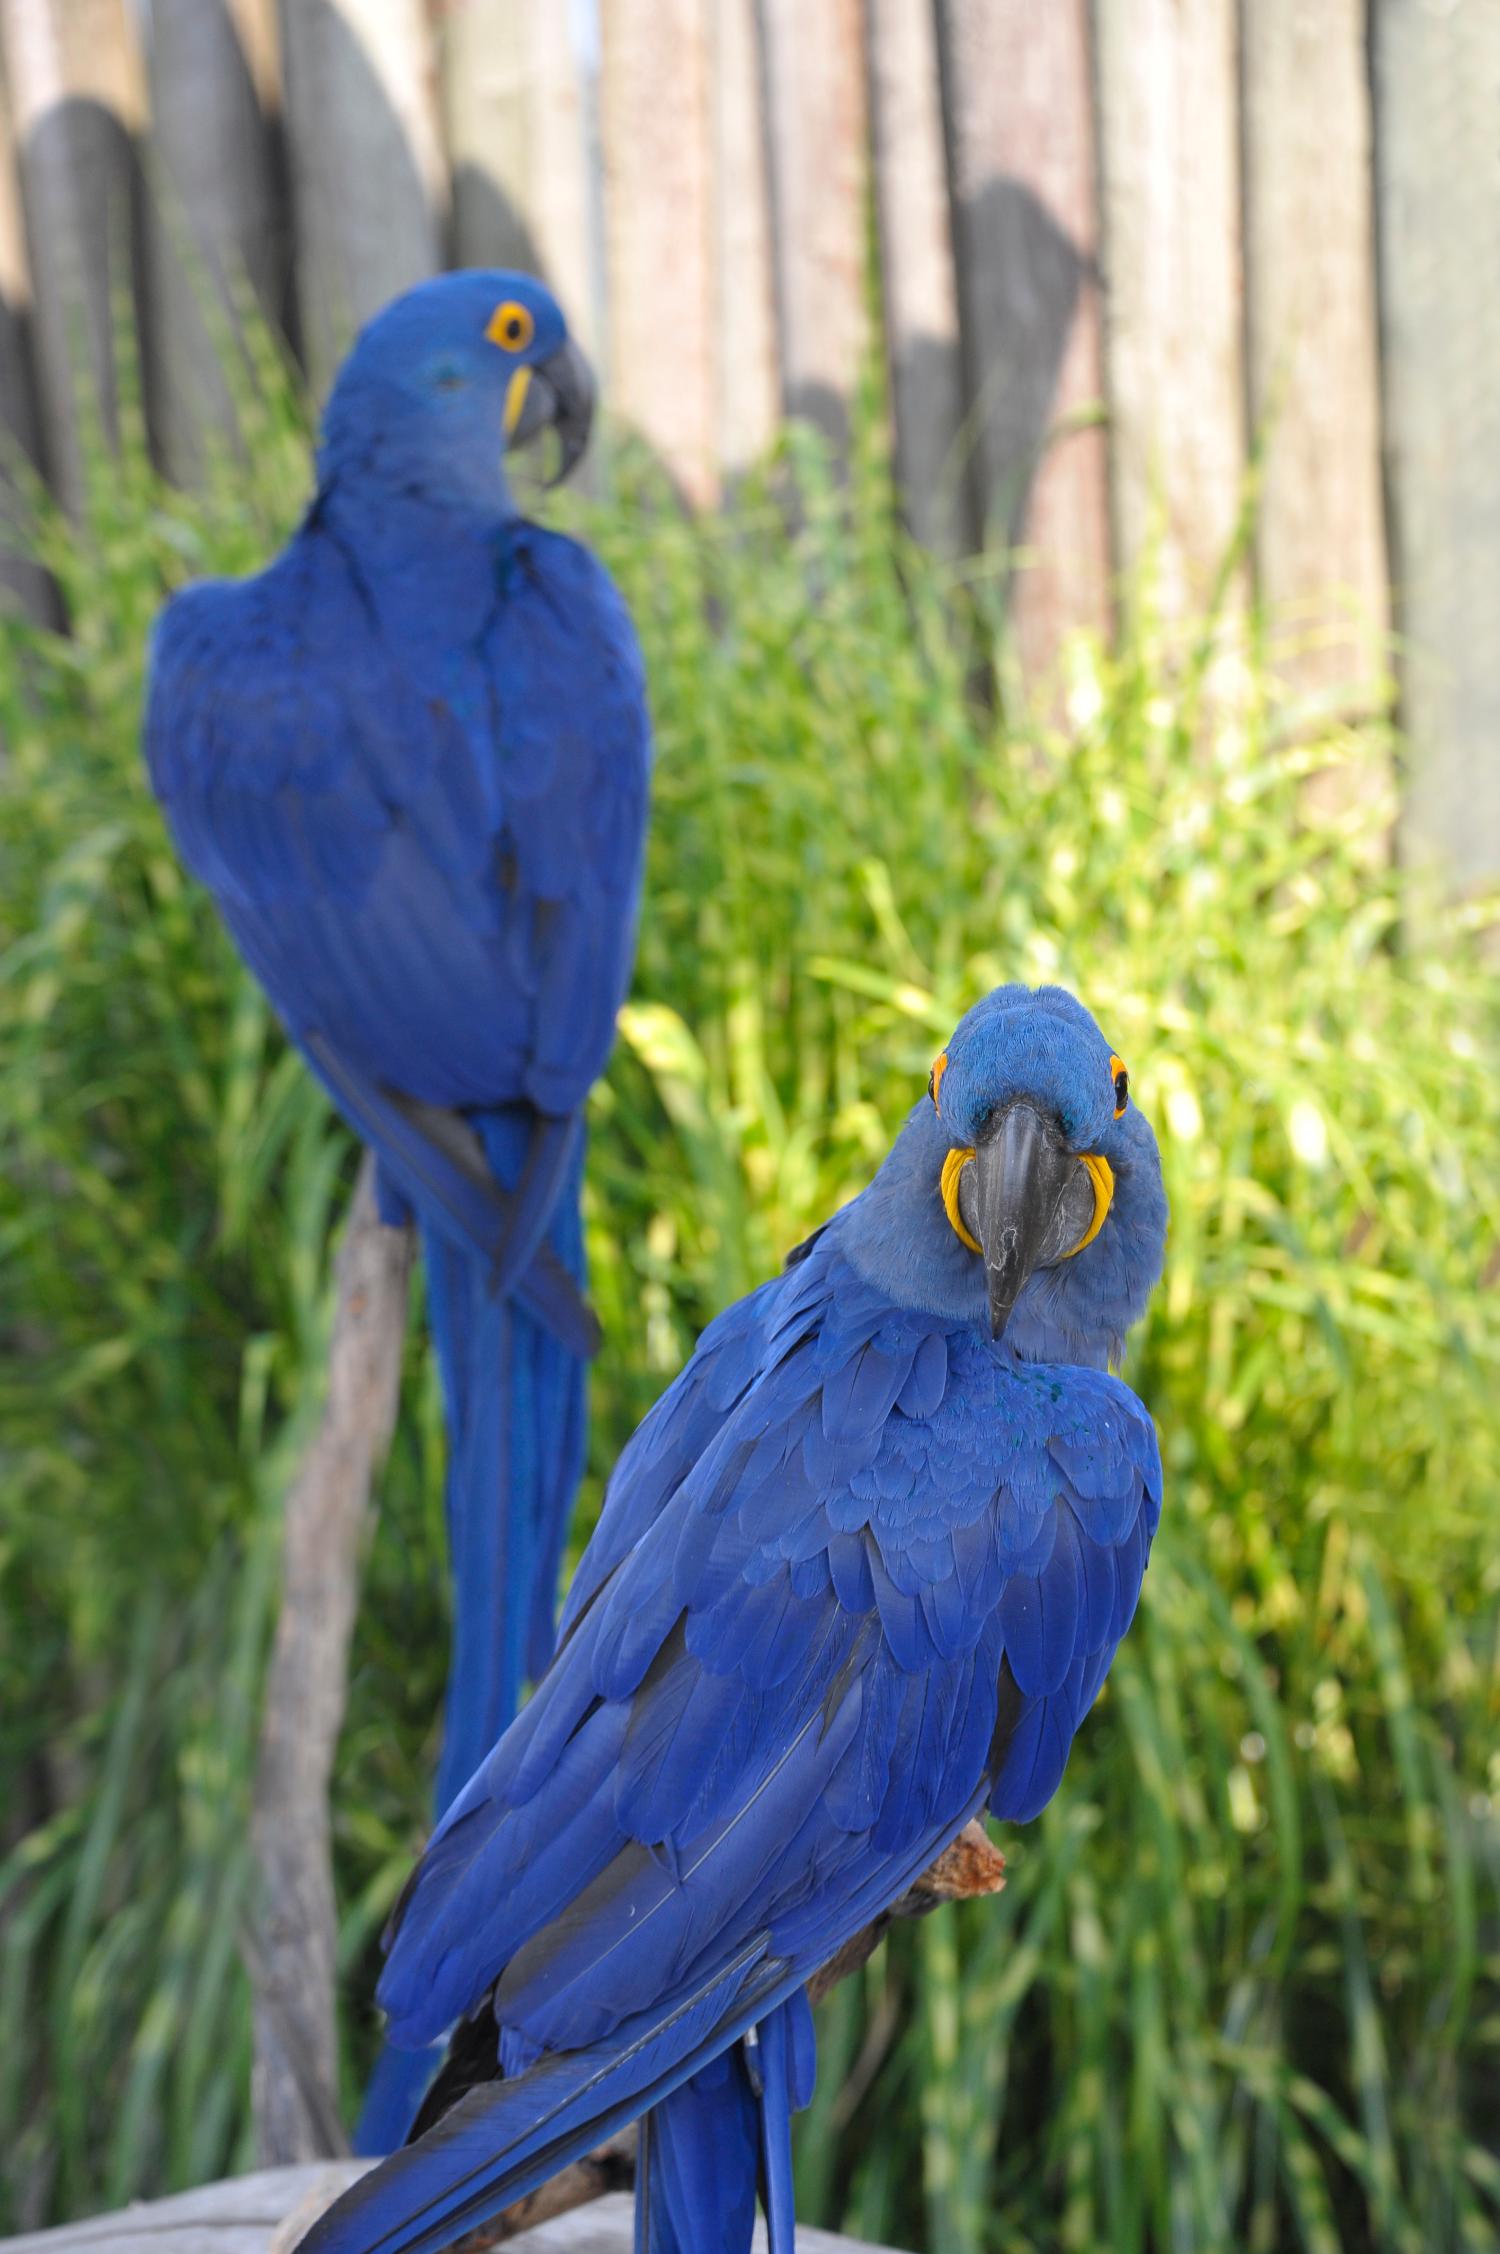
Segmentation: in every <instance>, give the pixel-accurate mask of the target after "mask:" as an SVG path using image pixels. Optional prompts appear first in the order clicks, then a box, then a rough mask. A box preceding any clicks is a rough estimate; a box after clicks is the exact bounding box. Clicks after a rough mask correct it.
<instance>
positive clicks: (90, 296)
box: [0, 0, 145, 509]
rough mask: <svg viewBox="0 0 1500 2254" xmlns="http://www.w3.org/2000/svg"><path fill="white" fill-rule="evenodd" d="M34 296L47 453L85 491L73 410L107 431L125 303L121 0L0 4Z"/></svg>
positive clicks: (70, 485) (135, 89)
mask: <svg viewBox="0 0 1500 2254" xmlns="http://www.w3.org/2000/svg"><path fill="white" fill-rule="evenodd" d="M0 43H3V51H4V65H5V76H6V82H7V85H8V88H9V92H10V102H11V114H12V122H13V126H14V130H15V137H16V151H17V162H18V166H19V172H20V180H21V188H22V194H23V198H24V204H25V213H26V238H27V250H28V257H29V262H30V269H31V279H32V288H33V292H34V323H33V347H34V351H35V357H36V370H37V397H38V404H39V410H40V418H41V435H42V446H43V454H44V458H45V461H46V466H47V472H48V475H49V477H50V479H51V482H52V486H53V489H54V491H55V492H56V493H57V494H58V496H59V497H60V499H61V500H62V501H63V503H64V504H65V506H67V507H68V508H74V509H76V508H77V506H78V505H79V501H80V499H81V494H82V462H81V455H80V431H79V421H78V402H79V399H80V397H83V398H86V399H88V400H89V401H90V404H91V409H92V412H94V413H95V414H98V415H102V418H103V423H104V427H105V429H106V430H107V431H112V430H113V428H114V415H115V377H114V339H113V335H112V323H113V320H114V312H115V308H114V306H113V304H112V302H111V300H112V296H113V294H114V293H116V292H119V293H121V294H122V296H123V299H124V301H125V302H126V303H128V302H129V300H130V296H131V293H132V290H133V284H134V276H133V273H132V265H131V257H132V248H133V237H134V227H135V208H136V202H137V193H136V190H137V159H136V147H135V140H136V135H137V134H138V133H139V131H140V127H141V121H142V116H143V111H144V100H145V96H144V85H143V80H142V73H141V60H140V53H139V49H138V46H137V43H136V37H135V31H134V26H133V23H132V21H131V18H130V16H129V14H128V12H127V9H126V5H125V0H0Z"/></svg>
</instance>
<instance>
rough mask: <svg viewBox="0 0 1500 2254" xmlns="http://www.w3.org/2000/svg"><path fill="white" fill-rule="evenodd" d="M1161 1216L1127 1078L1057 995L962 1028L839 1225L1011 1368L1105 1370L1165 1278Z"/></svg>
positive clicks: (980, 1010)
mask: <svg viewBox="0 0 1500 2254" xmlns="http://www.w3.org/2000/svg"><path fill="white" fill-rule="evenodd" d="M1166 1225H1167V1204H1166V1197H1165V1194H1164V1192H1163V1189H1162V1180H1161V1163H1160V1160H1159V1158H1158V1155H1157V1149H1156V1137H1155V1136H1154V1135H1153V1134H1152V1132H1151V1129H1150V1127H1149V1125H1148V1124H1147V1122H1146V1120H1145V1119H1144V1117H1143V1116H1142V1114H1141V1113H1140V1112H1139V1111H1138V1110H1137V1108H1136V1106H1135V1103H1134V1101H1133V1100H1132V1098H1131V1095H1130V1085H1129V1074H1128V1072H1127V1071H1126V1068H1125V1065H1124V1062H1123V1060H1122V1059H1121V1058H1120V1057H1119V1056H1118V1055H1116V1054H1115V1052H1114V1051H1113V1050H1112V1049H1111V1048H1110V1045H1109V1043H1108V1041H1107V1040H1106V1039H1105V1038H1104V1035H1103V1034H1102V1033H1101V1032H1100V1030H1099V1028H1098V1026H1097V1025H1096V1024H1095V1023H1094V1020H1093V1019H1092V1018H1091V1017H1090V1015H1089V1013H1088V1011H1087V1010H1086V1009H1084V1008H1083V1006H1082V1004H1081V1003H1079V1002H1077V1001H1075V1000H1074V998H1073V996H1072V995H1071V994H1067V993H1065V992H1064V991H1063V990H1062V988H1061V987H1056V986H1044V987H1040V988H1039V989H1038V990H1037V991H1036V992H1035V993H1033V992H1032V991H1031V990H1030V989H1029V988H1028V987H1024V986H1000V987H997V988H996V989H995V991H994V992H993V993H992V994H988V995H986V996H985V998H984V1000H983V1001H982V1002H977V1003H976V1004H975V1005H974V1007H973V1009H971V1010H970V1011H969V1012H968V1013H967V1015H966V1016H965V1017H964V1018H963V1019H961V1021H960V1023H959V1025H958V1026H957V1028H956V1030H955V1032H954V1034H953V1037H952V1039H951V1040H950V1041H949V1043H948V1045H947V1047H946V1048H945V1049H944V1050H943V1052H942V1054H941V1055H940V1056H939V1057H938V1058H937V1059H936V1060H935V1062H934V1064H933V1068H932V1076H931V1081H930V1084H929V1090H928V1094H927V1096H926V1097H925V1098H924V1099H923V1101H922V1102H921V1103H919V1104H918V1105H917V1106H916V1107H915V1109H914V1110H913V1111H912V1113H911V1115H910V1116H909V1118H908V1119H907V1122H906V1125H905V1126H904V1127H903V1129H902V1131H901V1134H900V1136H899V1137H898V1138H897V1141H896V1145H895V1148H894V1149H893V1150H892V1152H891V1155H890V1157H889V1158H888V1159H887V1160H886V1163H885V1165H884V1166H883V1167H882V1168H881V1170H880V1173H879V1174H878V1175H877V1176H876V1179H875V1181H874V1182H873V1183H872V1184H871V1186H870V1188H869V1189H868V1190H867V1191H866V1192H865V1195H864V1196H863V1197H862V1198H859V1199H857V1200H856V1202H855V1204H854V1205H853V1206H852V1207H850V1208H849V1210H848V1213H847V1215H845V1216H841V1219H840V1228H841V1233H843V1234H844V1241H845V1245H846V1248H847V1250H848V1253H849V1256H850V1258H851V1259H852V1260H853V1261H854V1264H855V1265H856V1266H857V1267H858V1268H860V1269H861V1270H862V1272H863V1273H865V1274H866V1275H868V1276H870V1278H871V1280H872V1281H879V1282H880V1283H882V1284H883V1285H884V1286H885V1287H886V1288H887V1289H889V1290H890V1291H891V1292H892V1294H893V1295H894V1296H896V1297H898V1298H899V1299H902V1300H904V1302H905V1303H906V1304H908V1305H912V1306H918V1307H925V1308H928V1309H930V1310H931V1311H932V1312H934V1313H939V1314H946V1315H951V1316H952V1317H954V1318H955V1319H964V1320H969V1321H973V1322H975V1323H981V1322H982V1323H985V1324H986V1325H987V1326H988V1328H989V1330H990V1332H991V1334H992V1335H993V1336H994V1337H996V1338H1003V1339H1004V1340H1005V1342H1006V1344H1007V1345H1008V1346H1009V1347H1011V1348H1012V1349H1013V1350H1014V1352H1015V1353H1016V1354H1018V1355H1019V1356H1020V1357H1021V1358H1022V1359H1023V1360H1025V1361H1055V1362H1075V1363H1082V1364H1085V1365H1088V1366H1090V1367H1094V1368H1103V1367H1105V1366H1106V1365H1107V1363H1108V1362H1110V1361H1111V1360H1114V1359H1117V1358H1118V1356H1119V1353H1120V1350H1121V1346H1122V1344H1123V1341H1124V1336H1125V1333H1126V1331H1127V1330H1128V1329H1129V1327H1130V1325H1131V1324H1132V1323H1133V1322H1135V1321H1136V1320H1137V1319H1138V1318H1139V1317H1140V1316H1141V1315H1142V1314H1143V1313H1144V1312H1145V1307H1146V1301H1147V1299H1148V1298H1149V1296H1150V1293H1151V1288H1152V1286H1153V1284H1154V1283H1155V1282H1156V1279H1157V1277H1158V1276H1159V1274H1160V1273H1161V1264H1162V1254H1163V1250H1164V1248H1165V1242H1166Z"/></svg>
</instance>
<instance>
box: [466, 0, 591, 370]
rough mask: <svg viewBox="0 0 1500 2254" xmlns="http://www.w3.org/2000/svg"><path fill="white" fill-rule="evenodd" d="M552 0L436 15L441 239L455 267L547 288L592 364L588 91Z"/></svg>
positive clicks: (471, 2) (489, 4) (499, 0)
mask: <svg viewBox="0 0 1500 2254" xmlns="http://www.w3.org/2000/svg"><path fill="white" fill-rule="evenodd" d="M568 13H569V11H568V9H567V8H566V7H559V6H558V5H557V4H556V0H463V4H462V5H460V6H453V7H449V8H446V9H444V10H442V11H441V12H440V13H439V16H438V51H439V61H440V70H441V80H442V99H443V114H444V121H445V124H446V128H447V142H448V153H449V161H450V163H451V165H452V168H453V227H452V243H453V253H454V257H455V259H456V261H457V262H458V264H459V265H461V266H515V267H519V268H521V270H522V271H523V272H526V273H532V274H540V275H541V276H542V277H543V278H544V279H545V280H546V281H547V282H548V283H549V284H550V285H551V287H552V288H553V289H554V290H555V291H556V292H557V296H558V299H559V301H560V303H561V304H562V306H563V307H564V309H565V311H566V313H567V316H568V322H569V326H570V327H571V328H572V330H573V332H574V334H575V335H576V336H577V337H578V339H579V342H580V343H581V344H582V345H583V347H584V349H585V351H587V352H588V353H589V355H590V357H591V358H594V359H596V360H597V358H598V355H599V351H600V344H601V337H602V333H603V306H602V298H601V291H600V278H601V274H602V251H601V249H600V246H599V245H598V243H597V241H596V236H597V231H598V230H597V215H596V211H595V195H594V188H593V183H592V181H591V178H590V155H589V132H590V127H589V118H588V103H589V89H588V86H587V83H586V79H585V73H584V70H583V68H582V66H581V63H580V56H579V53H578V50H577V48H576V47H575V44H574V42H573V40H572V39H571V37H570V35H569V26H568Z"/></svg>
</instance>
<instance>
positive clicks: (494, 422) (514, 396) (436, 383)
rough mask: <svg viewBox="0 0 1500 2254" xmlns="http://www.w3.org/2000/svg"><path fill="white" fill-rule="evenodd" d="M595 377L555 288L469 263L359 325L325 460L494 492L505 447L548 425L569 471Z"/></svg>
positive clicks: (337, 466) (435, 485) (584, 438)
mask: <svg viewBox="0 0 1500 2254" xmlns="http://www.w3.org/2000/svg"><path fill="white" fill-rule="evenodd" d="M593 413H594V381H593V377H592V375H591V374H590V372H589V366H588V362H587V361H586V360H585V359H584V357H583V354H582V353H581V352H580V351H579V349H578V347H577V345H576V344H575V343H574V342H573V340H572V339H571V337H570V336H569V335H568V329H567V324H566V322H565V321H564V319H563V316H562V311H561V309H560V307H559V306H558V303H557V300H556V298H554V297H553V295H552V292H551V291H550V290H549V289H547V288H546V287H545V285H544V284H543V283H541V282H539V281H537V280H535V279H534V277H533V276H531V275H529V274H513V273H509V272H507V271H505V270H504V269H501V268H472V269H467V270H465V271H463V272H460V273H456V274H440V275H438V276H437V277H436V278H435V279H434V280H432V281H430V282H422V283H420V284H419V285H418V286H417V288H416V289H413V290H408V291H407V292H406V294H405V296H404V297H398V298H395V299H393V301H392V302H391V303H390V304H389V305H388V306H386V307H385V309H384V310H383V311H382V312H380V313H377V314H376V316H375V318H374V320H373V321H370V322H369V323H367V325H366V326H365V327H364V328H363V329H362V330H361V331H360V333H359V336H358V338H357V339H356V340H355V344H354V348H353V350H352V351H351V352H350V354H349V357H348V358H347V360H346V361H345V362H344V364H343V366H342V368H341V369H340V370H339V373H338V376H337V378H336V379H335V382H334V387H333V391H332V394H331V395H330V398H329V401H328V406H327V409H326V411H325V413H324V417H323V445H322V449H321V452H320V457H319V467H320V470H321V471H322V474H323V476H324V478H325V480H326V479H328V478H329V477H330V476H335V475H338V474H339V473H340V472H345V471H350V470H353V471H355V472H362V473H364V474H366V475H372V474H374V475H379V474H381V473H382V472H383V473H384V475H385V476H386V477H387V478H395V479H397V480H399V481H401V483H402V485H403V487H409V486H410V485H411V484H412V482H413V481H416V482H417V483H418V484H419V485H420V487H421V489H422V490H423V491H424V492H425V493H427V494H429V495H430V496H431V497H432V498H434V499H438V500H454V501H460V502H463V501H472V502H476V503H479V504H481V505H482V504H484V503H486V502H492V501H493V500H494V498H495V497H496V496H497V495H500V494H503V492H504V489H505V481H504V472H503V469H502V466H501V457H502V455H503V454H504V453H505V452H507V451H508V450H510V449H511V448H514V447H518V446H524V445H525V444H526V443H527V442H528V441H529V440H532V439H535V438H537V437H539V436H540V435H541V433H542V432H543V431H545V430H555V431H556V432H557V436H558V441H559V448H560V452H559V459H558V468H557V471H556V476H557V477H558V478H563V477H566V476H567V474H568V472H569V470H571V469H572V467H573V465H574V464H575V463H576V462H577V460H578V458H579V456H580V455H581V454H582V452H583V450H584V447H585V446H586V444H587V443H588V435H589V427H590V424H591V423H592V420H593Z"/></svg>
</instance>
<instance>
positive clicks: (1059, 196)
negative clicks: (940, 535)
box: [945, 0, 1109, 678]
mask: <svg viewBox="0 0 1500 2254" xmlns="http://www.w3.org/2000/svg"><path fill="white" fill-rule="evenodd" d="M945 20H946V23H947V37H948V49H947V54H946V57H945V90H946V99H947V104H948V112H949V131H950V137H951V144H952V147H953V151H954V162H955V172H956V179H957V188H958V196H959V205H958V213H957V225H958V243H959V262H958V284H959V302H960V305H961V306H962V308H963V321H964V350H965V362H966V372H967V379H968V382H967V393H968V406H969V413H970V415H971V417H972V419H973V422H974V426H975V433H976V451H975V464H976V469H977V472H978V477H977V484H978V500H979V517H980V527H981V530H982V531H984V532H985V533H987V534H988V536H989V538H990V539H992V540H998V541H999V542H1000V543H1002V544H1003V545H1007V546H1010V547H1020V548H1022V549H1023V550H1024V557H1023V560H1022V562H1021V565H1020V567H1019V568H1018V569H1017V570H1016V571H1015V573H1014V574H1013V577H1012V583H1011V584H1012V593H1011V604H1010V611H1011V622H1012V634H1013V639H1014V643H1015V647H1016V652H1017V655H1018V656H1019V659H1020V663H1021V669H1022V672H1023V674H1024V675H1026V676H1029V677H1031V678H1035V677H1036V676H1037V675H1038V674H1040V673H1042V672H1044V671H1045V670H1046V669H1047V668H1048V667H1049V666H1050V665H1051V663H1052V661H1053V659H1054V658H1055V656H1056V653H1057V649H1058V646H1059V644H1060V642H1061V641H1062V639H1063V637H1064V635H1065V634H1066V633H1067V631H1068V630H1069V629H1070V628H1073V627H1078V626H1087V627H1093V628H1098V629H1102V627H1103V626H1104V624H1105V622H1106V620H1107V617H1108V598H1109V517H1108V507H1107V502H1106V493H1105V448H1104V436H1103V431H1102V428H1101V417H1102V410H1103V388H1104V387H1103V371H1102V365H1101V357H1100V336H1099V276H1098V258H1097V243H1096V219H1095V211H1096V197H1095V163H1094V145H1093V142H1094V135H1093V102H1092V96H1091V92H1090V81H1089V64H1088V21H1087V9H1086V7H1085V5H1084V0H1056V4H1055V5H1053V6H1050V7H1047V8H1044V9H1038V8H1033V7H1030V6H1029V5H1027V0H952V5H950V6H949V8H948V9H947V10H946V11H945Z"/></svg>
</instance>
